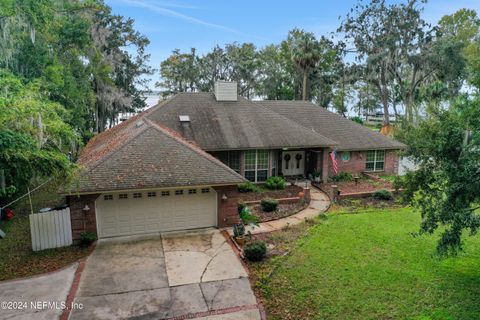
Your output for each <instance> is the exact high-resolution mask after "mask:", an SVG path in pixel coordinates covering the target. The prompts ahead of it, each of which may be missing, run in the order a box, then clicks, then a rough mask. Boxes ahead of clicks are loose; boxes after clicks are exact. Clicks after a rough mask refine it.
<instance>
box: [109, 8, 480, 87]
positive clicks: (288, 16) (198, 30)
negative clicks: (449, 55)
mask: <svg viewBox="0 0 480 320" xmlns="http://www.w3.org/2000/svg"><path fill="white" fill-rule="evenodd" d="M356 2H357V1H356V0H336V1H325V0H317V1H314V0H312V1H307V0H296V1H285V0H277V1H262V0H256V1H253V0H240V1H228V0H197V1H194V0H172V1H169V0H106V3H107V4H108V5H109V6H111V7H112V9H113V12H114V13H115V14H120V15H123V16H126V17H131V18H133V19H134V20H135V27H136V29H137V30H138V31H140V32H141V33H143V34H144V35H146V36H147V37H148V38H149V39H150V42H151V43H150V45H149V47H148V49H147V52H148V53H149V54H151V61H150V64H151V65H152V66H153V67H155V68H156V69H158V68H159V66H160V62H161V61H162V60H164V59H165V58H166V57H168V55H169V54H170V53H171V52H172V50H174V49H180V50H182V51H187V50H189V49H190V48H191V47H195V48H196V49H197V50H198V52H199V53H204V52H208V51H209V50H210V49H211V48H212V47H213V46H215V45H217V44H218V45H221V46H222V45H224V44H226V43H231V42H234V41H237V42H252V43H254V44H255V45H257V46H258V47H262V46H264V45H266V44H270V43H278V42H280V41H281V40H283V39H284V38H285V37H286V35H287V32H288V31H289V30H291V29H292V28H294V27H299V28H303V29H305V30H307V31H311V32H314V33H315V34H316V35H318V36H320V35H327V34H329V33H330V32H333V31H335V30H336V28H337V27H338V25H339V24H340V22H339V16H344V15H345V14H346V13H347V12H348V11H349V10H350V8H351V7H353V6H354V5H355V4H356ZM460 8H470V9H475V10H477V11H479V12H480V0H430V1H429V2H428V4H427V5H426V7H425V11H424V18H425V19H426V20H427V21H428V22H431V23H435V22H437V21H438V20H439V19H440V18H441V17H442V16H443V15H445V14H450V13H453V12H455V11H456V10H458V9H460ZM158 78H159V72H158V71H157V72H156V73H155V75H153V76H152V81H151V83H150V87H151V88H153V87H154V83H155V82H156V81H157V80H158Z"/></svg>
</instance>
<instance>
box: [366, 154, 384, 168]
mask: <svg viewBox="0 0 480 320" xmlns="http://www.w3.org/2000/svg"><path fill="white" fill-rule="evenodd" d="M384 168H385V150H370V151H367V161H366V163H365V171H383V169H384Z"/></svg>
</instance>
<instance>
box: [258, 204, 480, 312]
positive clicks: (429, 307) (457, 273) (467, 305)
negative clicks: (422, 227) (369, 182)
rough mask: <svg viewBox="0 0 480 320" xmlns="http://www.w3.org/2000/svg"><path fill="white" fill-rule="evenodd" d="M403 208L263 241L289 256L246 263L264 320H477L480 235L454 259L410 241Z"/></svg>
mask: <svg viewBox="0 0 480 320" xmlns="http://www.w3.org/2000/svg"><path fill="white" fill-rule="evenodd" d="M419 222H420V217H419V215H418V214H415V213H413V212H412V211H411V210H410V209H408V208H396V209H383V210H380V209H377V210H374V209H370V210H366V211H360V212H359V213H357V214H329V216H328V219H326V220H322V221H320V220H318V221H317V224H315V225H313V226H310V227H309V226H307V225H305V224H304V225H303V226H300V227H298V228H290V230H287V231H280V232H278V233H274V234H271V235H268V236H267V241H268V242H270V243H274V244H275V245H276V247H275V248H276V249H277V250H287V251H289V252H290V253H289V254H288V255H286V256H277V257H275V258H270V259H268V260H266V261H265V262H263V263H260V264H250V268H251V270H252V274H253V279H254V282H255V290H257V292H258V293H260V294H261V295H262V296H263V300H264V303H265V306H266V308H267V311H268V315H269V317H268V318H269V319H425V320H426V319H480V237H479V236H476V237H468V238H466V245H465V252H463V253H460V254H459V256H458V257H456V258H446V259H440V258H438V257H436V256H435V255H434V252H435V245H436V239H437V238H436V237H435V236H418V237H413V236H412V232H416V231H417V230H418V226H419Z"/></svg>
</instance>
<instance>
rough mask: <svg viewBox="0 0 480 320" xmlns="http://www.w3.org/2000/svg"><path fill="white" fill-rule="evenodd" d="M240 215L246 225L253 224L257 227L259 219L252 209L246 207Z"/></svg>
mask: <svg viewBox="0 0 480 320" xmlns="http://www.w3.org/2000/svg"><path fill="white" fill-rule="evenodd" d="M239 215H240V220H241V221H242V223H243V224H244V225H248V224H253V225H257V224H258V217H257V216H256V215H253V214H252V212H251V211H250V209H249V208H248V207H247V206H245V207H244V208H243V209H242V211H240V213H239Z"/></svg>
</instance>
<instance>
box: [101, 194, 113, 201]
mask: <svg viewBox="0 0 480 320" xmlns="http://www.w3.org/2000/svg"><path fill="white" fill-rule="evenodd" d="M103 200H113V195H111V194H106V195H104V196H103Z"/></svg>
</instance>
